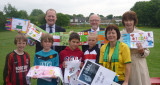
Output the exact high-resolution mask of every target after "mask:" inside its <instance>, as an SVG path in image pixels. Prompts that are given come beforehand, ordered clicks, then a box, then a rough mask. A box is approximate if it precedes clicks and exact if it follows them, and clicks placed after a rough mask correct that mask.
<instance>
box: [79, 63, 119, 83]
mask: <svg viewBox="0 0 160 85" xmlns="http://www.w3.org/2000/svg"><path fill="white" fill-rule="evenodd" d="M115 76H116V73H115V72H113V71H111V70H109V69H107V68H105V67H103V66H100V65H99V64H96V63H94V62H92V61H89V60H87V61H86V62H85V64H84V66H83V68H82V69H81V71H80V74H79V76H78V81H80V82H82V83H83V84H87V85H111V84H112V83H113V79H114V77H115Z"/></svg>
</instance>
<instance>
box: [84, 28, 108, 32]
mask: <svg viewBox="0 0 160 85" xmlns="http://www.w3.org/2000/svg"><path fill="white" fill-rule="evenodd" d="M99 30H100V31H105V28H99ZM88 31H91V29H88V30H83V31H82V32H88Z"/></svg>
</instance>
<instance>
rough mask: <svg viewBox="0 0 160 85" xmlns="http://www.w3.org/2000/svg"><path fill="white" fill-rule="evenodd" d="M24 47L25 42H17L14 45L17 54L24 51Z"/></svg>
mask: <svg viewBox="0 0 160 85" xmlns="http://www.w3.org/2000/svg"><path fill="white" fill-rule="evenodd" d="M26 45H27V43H26V41H23V40H18V41H17V44H16V47H17V51H19V52H22V51H24V48H25V47H26Z"/></svg>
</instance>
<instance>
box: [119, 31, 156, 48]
mask: <svg viewBox="0 0 160 85" xmlns="http://www.w3.org/2000/svg"><path fill="white" fill-rule="evenodd" d="M122 37H123V42H124V43H126V44H127V45H128V46H129V47H130V48H137V46H136V43H137V42H139V43H141V44H142V46H143V48H151V47H154V39H153V32H140V33H130V34H123V35H122Z"/></svg>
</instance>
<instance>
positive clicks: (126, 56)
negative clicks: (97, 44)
mask: <svg viewBox="0 0 160 85" xmlns="http://www.w3.org/2000/svg"><path fill="white" fill-rule="evenodd" d="M105 38H106V39H107V40H108V41H109V43H108V44H104V45H103V46H102V47H101V49H100V60H99V63H100V64H101V65H103V66H104V67H106V68H108V69H110V70H112V71H114V72H116V74H117V76H116V77H115V81H117V82H118V83H119V84H123V85H128V80H129V74H130V63H131V57H130V49H129V47H128V46H127V44H125V43H123V42H120V41H118V40H119V38H120V31H119V28H118V27H117V26H116V25H109V26H108V27H107V28H106V30H105Z"/></svg>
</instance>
